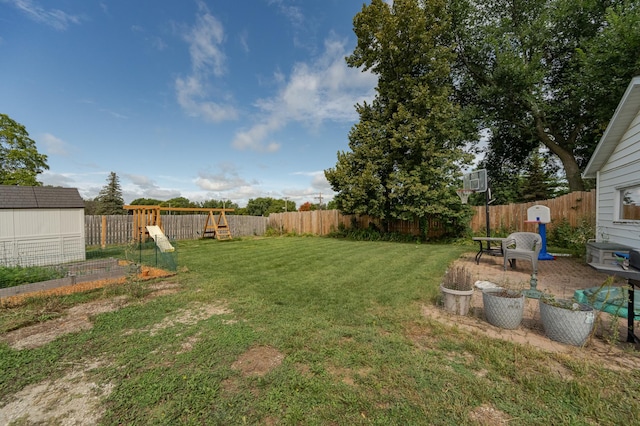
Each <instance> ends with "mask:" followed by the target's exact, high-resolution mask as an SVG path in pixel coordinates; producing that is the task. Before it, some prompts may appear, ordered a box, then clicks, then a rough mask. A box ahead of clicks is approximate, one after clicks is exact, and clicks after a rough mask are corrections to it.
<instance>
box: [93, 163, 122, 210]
mask: <svg viewBox="0 0 640 426" xmlns="http://www.w3.org/2000/svg"><path fill="white" fill-rule="evenodd" d="M95 201H96V207H97V208H96V214H100V215H112V214H125V213H126V210H124V208H123V207H124V198H123V197H122V189H121V188H120V179H119V178H118V175H116V174H115V172H111V173H109V177H107V184H106V185H105V186H104V187H103V188H102V189H101V190H100V193H99V194H98V196H97V197H96V199H95Z"/></svg>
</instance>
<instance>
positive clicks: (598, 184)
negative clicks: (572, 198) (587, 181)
mask: <svg viewBox="0 0 640 426" xmlns="http://www.w3.org/2000/svg"><path fill="white" fill-rule="evenodd" d="M613 208H614V210H615V206H613ZM611 214H613V212H611ZM599 227H600V170H598V171H597V172H596V241H597V242H602V233H601V232H600V233H599V232H598V228H599Z"/></svg>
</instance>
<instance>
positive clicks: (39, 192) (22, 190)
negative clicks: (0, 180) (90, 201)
mask: <svg viewBox="0 0 640 426" xmlns="http://www.w3.org/2000/svg"><path fill="white" fill-rule="evenodd" d="M81 208H84V200H83V199H82V197H80V193H79V192H78V190H77V189H76V188H54V187H48V186H14V185H0V209H81Z"/></svg>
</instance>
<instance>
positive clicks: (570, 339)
mask: <svg viewBox="0 0 640 426" xmlns="http://www.w3.org/2000/svg"><path fill="white" fill-rule="evenodd" d="M540 320H541V321H542V327H543V328H544V333H545V334H546V335H547V337H548V338H550V339H551V340H555V341H556V342H560V343H566V344H568V345H574V346H582V345H584V344H585V342H586V341H587V339H588V338H589V335H590V334H591V331H592V330H593V325H594V322H595V315H594V312H593V308H592V307H591V306H589V305H585V304H584V303H579V302H577V301H575V300H569V299H556V298H555V297H553V296H549V295H542V296H541V297H540Z"/></svg>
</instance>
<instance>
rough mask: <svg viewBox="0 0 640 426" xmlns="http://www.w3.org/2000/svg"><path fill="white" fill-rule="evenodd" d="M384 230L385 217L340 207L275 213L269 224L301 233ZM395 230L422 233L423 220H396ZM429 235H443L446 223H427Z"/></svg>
mask: <svg viewBox="0 0 640 426" xmlns="http://www.w3.org/2000/svg"><path fill="white" fill-rule="evenodd" d="M372 225H373V226H375V227H377V228H378V229H383V225H382V220H380V219H378V218H374V217H371V216H367V215H352V214H351V215H345V214H342V213H340V211H338V210H314V211H309V212H285V213H271V214H270V215H269V227H270V228H273V229H275V230H276V231H279V232H282V233H283V234H286V233H290V232H295V233H298V234H316V235H327V234H329V233H331V232H333V231H336V230H338V229H339V228H340V226H344V227H345V228H347V229H348V228H353V227H355V228H357V229H367V228H369V227H370V226H372ZM389 228H390V231H391V232H398V233H400V234H407V235H416V236H418V235H420V222H419V221H417V220H413V221H406V220H396V221H392V222H391V223H390V224H389ZM427 229H428V230H427V236H428V237H429V238H437V237H441V236H442V235H443V234H444V231H445V229H444V226H443V225H442V224H441V223H439V222H438V221H436V220H431V221H429V223H428V225H427Z"/></svg>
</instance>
